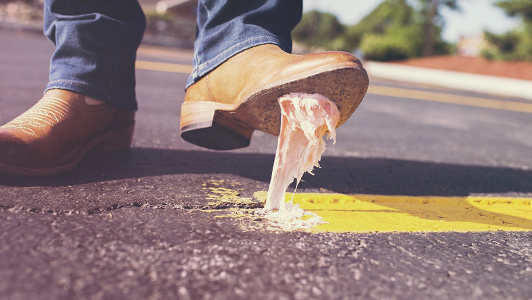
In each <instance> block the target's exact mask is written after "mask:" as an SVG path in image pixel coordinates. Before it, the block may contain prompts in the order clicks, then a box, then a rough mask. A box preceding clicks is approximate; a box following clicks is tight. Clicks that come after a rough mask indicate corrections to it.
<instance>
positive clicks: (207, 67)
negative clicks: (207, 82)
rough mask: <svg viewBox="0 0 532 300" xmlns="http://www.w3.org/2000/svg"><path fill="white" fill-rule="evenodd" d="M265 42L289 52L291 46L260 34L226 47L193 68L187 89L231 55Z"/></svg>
mask: <svg viewBox="0 0 532 300" xmlns="http://www.w3.org/2000/svg"><path fill="white" fill-rule="evenodd" d="M264 44H274V45H277V46H279V47H281V49H283V50H284V51H286V52H289V51H290V50H289V49H290V48H291V47H290V46H288V45H287V44H286V43H285V42H283V41H281V40H280V39H278V38H275V37H272V36H260V37H254V38H251V39H248V40H245V41H242V42H240V43H238V44H236V45H233V46H231V47H230V48H228V49H226V50H225V51H223V52H222V53H220V54H218V55H217V56H216V57H214V58H212V59H210V60H208V61H206V62H204V63H202V64H199V65H198V66H195V67H194V69H193V70H192V73H191V74H190V77H189V78H188V80H187V84H186V86H185V90H186V89H187V88H188V87H190V86H191V85H192V84H194V83H196V82H197V81H199V80H200V79H201V78H202V77H203V76H205V75H207V74H208V73H210V72H211V71H212V70H214V69H216V68H217V67H218V66H220V65H221V64H222V63H224V62H225V61H227V60H228V59H230V58H231V57H233V56H235V55H237V54H238V53H240V52H242V51H245V50H247V49H250V48H253V47H256V46H260V45H264Z"/></svg>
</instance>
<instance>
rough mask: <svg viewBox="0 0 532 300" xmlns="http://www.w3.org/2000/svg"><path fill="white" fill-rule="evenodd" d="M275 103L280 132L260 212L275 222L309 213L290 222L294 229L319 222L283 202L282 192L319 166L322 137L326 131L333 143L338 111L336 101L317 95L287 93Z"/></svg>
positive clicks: (319, 219)
mask: <svg viewBox="0 0 532 300" xmlns="http://www.w3.org/2000/svg"><path fill="white" fill-rule="evenodd" d="M279 105H280V106H281V113H282V116H281V132H280V134H279V140H278V143H277V151H276V153H275V162H274V164H273V171H272V178H271V181H270V187H269V189H268V196H267V199H266V205H265V206H264V209H263V211H264V212H267V214H269V219H271V220H273V221H275V222H276V223H279V222H282V221H286V222H294V220H296V219H301V218H302V217H303V216H304V215H311V217H310V218H309V219H306V220H305V221H303V220H299V221H298V222H296V224H293V226H292V227H296V228H300V227H309V226H313V225H317V224H320V223H323V221H322V220H321V218H320V217H318V216H316V215H314V214H311V213H308V212H305V211H303V210H302V209H301V208H300V207H299V205H293V204H292V200H290V202H289V203H285V191H286V189H287V188H288V186H289V185H290V184H291V183H292V182H293V181H294V179H295V180H296V182H297V184H299V182H300V180H301V177H302V176H303V174H304V173H305V172H308V173H310V174H313V173H312V170H313V169H314V167H319V164H318V162H319V160H320V158H321V155H322V154H323V152H324V151H325V141H324V140H323V136H324V135H325V134H326V133H328V136H327V137H328V138H329V139H333V141H334V143H336V130H335V128H336V125H337V124H338V120H339V119H340V113H339V112H338V108H337V107H336V104H334V103H333V102H331V101H330V100H329V99H327V98H326V97H325V96H322V95H320V94H302V93H291V94H289V95H284V96H283V97H280V98H279ZM297 184H296V188H297ZM312 216H313V217H312ZM307 225H308V226H307Z"/></svg>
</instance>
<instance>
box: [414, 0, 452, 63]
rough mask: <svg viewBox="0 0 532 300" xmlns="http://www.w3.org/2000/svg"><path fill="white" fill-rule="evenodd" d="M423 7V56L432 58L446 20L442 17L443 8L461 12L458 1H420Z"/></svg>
mask: <svg viewBox="0 0 532 300" xmlns="http://www.w3.org/2000/svg"><path fill="white" fill-rule="evenodd" d="M418 1H419V3H420V5H421V14H420V16H421V17H422V22H423V35H424V41H423V56H432V55H433V54H434V50H435V48H436V46H437V45H436V44H437V38H438V35H440V34H441V28H443V26H444V25H445V24H444V20H443V18H442V16H441V13H440V11H441V8H442V7H447V8H450V9H453V10H460V7H459V6H458V0H418Z"/></svg>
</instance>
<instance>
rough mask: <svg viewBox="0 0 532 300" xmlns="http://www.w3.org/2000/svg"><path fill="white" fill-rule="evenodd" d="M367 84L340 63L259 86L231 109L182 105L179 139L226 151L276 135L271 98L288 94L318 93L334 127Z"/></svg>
mask: <svg viewBox="0 0 532 300" xmlns="http://www.w3.org/2000/svg"><path fill="white" fill-rule="evenodd" d="M368 85H369V79H368V76H367V73H366V71H365V70H364V69H363V68H360V67H353V66H352V65H347V66H346V64H342V65H337V66H325V67H322V68H320V69H317V70H313V71H311V72H309V73H308V74H304V75H299V76H298V77H296V78H289V79H286V80H284V81H282V82H276V83H273V84H270V85H269V86H266V87H262V88H260V89H257V90H255V91H253V92H252V93H250V95H249V96H245V97H243V100H241V101H238V102H237V103H235V104H223V103H216V102H212V101H194V102H185V103H183V104H182V106H181V126H180V127H181V137H182V138H183V139H184V140H186V141H187V142H190V143H192V144H195V145H198V146H201V147H204V148H209V149H214V150H232V149H238V148H244V147H247V146H249V144H250V141H251V136H252V135H253V131H255V130H260V131H263V132H266V133H270V134H272V135H275V136H277V135H279V131H280V126H281V110H280V107H279V104H278V102H277V99H278V98H279V97H281V96H283V95H286V94H290V93H307V94H321V95H323V96H325V97H327V98H329V99H330V100H331V101H333V102H334V103H335V104H336V105H337V106H338V110H339V111H340V121H339V122H338V126H340V125H341V124H343V123H344V122H345V121H347V119H348V118H349V117H350V116H351V115H352V114H353V112H354V111H355V110H356V109H357V107H358V105H359V104H360V102H361V101H362V98H364V95H365V93H366V91H367V88H368Z"/></svg>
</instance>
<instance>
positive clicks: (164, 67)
mask: <svg viewBox="0 0 532 300" xmlns="http://www.w3.org/2000/svg"><path fill="white" fill-rule="evenodd" d="M135 68H137V69H140V70H149V71H160V72H170V73H183V74H190V73H192V66H191V65H182V64H171V63H164V62H153V61H144V60H137V62H136V63H135Z"/></svg>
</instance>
